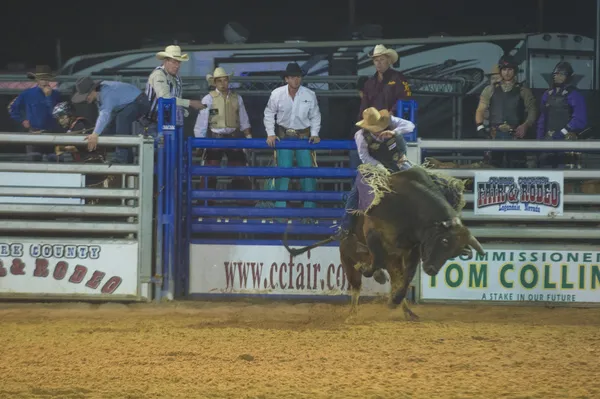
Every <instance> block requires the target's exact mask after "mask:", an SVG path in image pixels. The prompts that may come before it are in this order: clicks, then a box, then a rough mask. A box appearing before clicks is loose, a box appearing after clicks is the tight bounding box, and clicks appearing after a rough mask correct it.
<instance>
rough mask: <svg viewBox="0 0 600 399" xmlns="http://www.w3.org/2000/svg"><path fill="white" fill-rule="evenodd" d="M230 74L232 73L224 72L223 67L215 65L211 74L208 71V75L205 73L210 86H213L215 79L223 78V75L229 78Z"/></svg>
mask: <svg viewBox="0 0 600 399" xmlns="http://www.w3.org/2000/svg"><path fill="white" fill-rule="evenodd" d="M232 75H233V74H232V73H231V74H228V73H227V72H225V70H224V69H223V68H221V67H217V68H216V69H215V71H214V72H213V74H212V75H211V74H210V73H209V74H208V75H206V80H207V82H208V84H209V85H210V86H214V85H215V79H217V78H224V77H227V78H230V77H231V76H232Z"/></svg>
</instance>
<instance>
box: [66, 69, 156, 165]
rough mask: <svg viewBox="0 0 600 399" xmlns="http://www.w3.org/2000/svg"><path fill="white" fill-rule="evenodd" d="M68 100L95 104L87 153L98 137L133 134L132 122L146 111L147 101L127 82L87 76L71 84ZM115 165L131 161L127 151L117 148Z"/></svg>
mask: <svg viewBox="0 0 600 399" xmlns="http://www.w3.org/2000/svg"><path fill="white" fill-rule="evenodd" d="M71 101H72V102H73V103H75V104H77V103H83V102H87V103H89V104H91V103H93V102H96V103H97V104H98V119H96V125H95V127H94V130H93V132H92V134H90V135H89V136H87V137H86V139H87V143H88V150H89V151H94V150H95V149H96V146H97V145H98V136H99V135H101V134H110V135H112V134H118V135H123V136H125V135H131V134H133V122H135V121H137V120H138V119H139V118H141V117H142V116H143V115H146V114H147V113H148V111H149V110H150V102H149V101H148V98H147V97H146V95H145V94H144V93H142V91H141V90H140V89H138V88H137V87H135V86H134V85H132V84H129V83H123V82H111V81H106V80H103V81H95V80H93V79H92V78H90V77H83V78H79V79H78V80H77V82H75V94H73V97H72V99H71ZM114 161H115V162H116V163H128V162H130V161H131V151H130V150H128V149H126V148H117V149H116V151H115V160H114Z"/></svg>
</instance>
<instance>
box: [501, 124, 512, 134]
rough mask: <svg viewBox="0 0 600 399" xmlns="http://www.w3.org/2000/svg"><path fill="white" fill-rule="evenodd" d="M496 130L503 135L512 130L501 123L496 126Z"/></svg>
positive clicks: (507, 125)
mask: <svg viewBox="0 0 600 399" xmlns="http://www.w3.org/2000/svg"><path fill="white" fill-rule="evenodd" d="M498 130H500V131H501V132H503V133H507V132H510V131H511V130H512V128H511V127H510V125H509V124H506V123H503V124H501V125H499V126H498Z"/></svg>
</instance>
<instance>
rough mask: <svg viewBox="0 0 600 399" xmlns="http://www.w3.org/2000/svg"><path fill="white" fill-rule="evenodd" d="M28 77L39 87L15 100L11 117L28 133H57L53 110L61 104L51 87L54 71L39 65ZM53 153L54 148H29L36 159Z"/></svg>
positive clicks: (29, 90) (11, 109) (22, 93)
mask: <svg viewBox="0 0 600 399" xmlns="http://www.w3.org/2000/svg"><path fill="white" fill-rule="evenodd" d="M27 77H28V78H29V79H32V80H35V81H36V83H37V85H36V86H35V87H32V88H30V89H27V90H24V91H22V92H21V94H19V96H18V97H17V98H15V99H14V101H13V102H12V103H11V105H10V107H9V113H10V117H11V118H12V119H14V120H15V121H17V122H18V123H20V124H21V126H23V128H24V129H25V130H26V131H28V132H39V131H42V130H43V131H50V132H52V131H55V130H56V129H58V126H57V125H56V121H55V119H54V118H53V117H52V110H53V109H54V106H55V105H56V104H58V103H59V102H60V94H59V92H58V91H56V90H53V89H52V87H51V86H50V82H51V81H52V80H53V79H54V75H53V74H52V69H51V68H50V67H49V66H47V65H38V66H37V67H36V70H35V72H30V73H28V74H27ZM53 152H54V148H53V147H52V146H49V147H48V146H33V145H28V146H27V154H28V155H30V156H34V157H36V158H37V157H41V155H42V154H49V153H53Z"/></svg>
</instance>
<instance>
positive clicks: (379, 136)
mask: <svg viewBox="0 0 600 399" xmlns="http://www.w3.org/2000/svg"><path fill="white" fill-rule="evenodd" d="M356 126H358V127H360V128H361V129H360V130H359V131H358V132H356V134H355V135H354V141H355V142H356V148H357V150H358V156H359V157H360V160H361V161H362V162H363V163H368V164H371V165H374V166H377V167H380V168H385V169H388V170H390V171H391V172H398V171H401V170H406V169H409V168H411V167H412V164H411V163H410V162H409V161H408V158H406V141H405V140H404V136H403V134H404V133H410V132H412V131H413V130H414V129H415V125H414V123H412V122H411V121H408V120H405V119H402V118H398V117H395V116H393V115H391V114H390V112H389V111H388V110H385V109H384V110H381V111H377V109H376V108H374V107H371V108H367V109H365V110H364V111H363V119H362V120H361V121H359V122H357V123H356ZM358 199H359V197H358V188H357V185H356V181H355V184H354V185H353V186H352V190H351V191H350V194H349V195H348V199H347V201H346V212H345V213H344V217H343V218H342V222H341V226H340V234H341V237H342V238H343V237H345V236H347V235H348V234H350V233H352V230H353V229H354V222H355V221H356V218H355V217H354V215H353V214H352V213H350V212H351V211H353V210H356V209H357V208H358Z"/></svg>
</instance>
